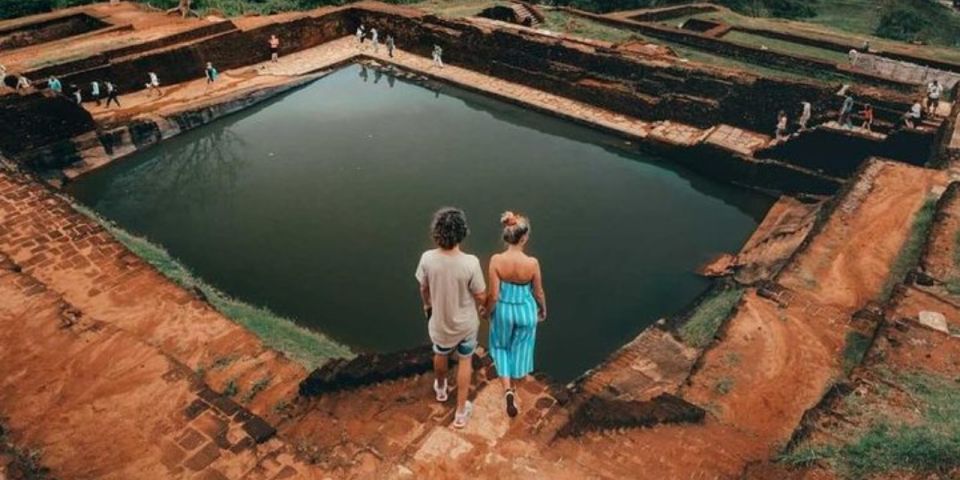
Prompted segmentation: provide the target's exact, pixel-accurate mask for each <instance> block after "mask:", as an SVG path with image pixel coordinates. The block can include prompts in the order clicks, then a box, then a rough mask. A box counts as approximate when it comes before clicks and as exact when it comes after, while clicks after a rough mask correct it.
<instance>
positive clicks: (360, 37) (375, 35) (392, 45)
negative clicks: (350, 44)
mask: <svg viewBox="0 0 960 480" xmlns="http://www.w3.org/2000/svg"><path fill="white" fill-rule="evenodd" d="M355 35H356V37H357V47H358V48H359V49H360V50H363V43H364V42H365V41H366V40H367V37H369V38H370V44H371V45H373V53H379V52H380V32H378V31H377V29H376V28H375V27H370V30H367V28H366V27H364V26H363V24H362V23H361V24H360V26H359V27H357V32H356V34H355ZM384 43H385V45H386V47H387V56H389V57H390V58H393V52H394V50H396V48H397V43H396V40H394V38H393V35H387V39H386V41H385V42H384Z"/></svg>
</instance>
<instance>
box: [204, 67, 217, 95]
mask: <svg viewBox="0 0 960 480" xmlns="http://www.w3.org/2000/svg"><path fill="white" fill-rule="evenodd" d="M203 72H204V75H206V77H207V90H210V86H211V85H213V82H216V81H217V77H218V76H219V75H220V74H219V73H217V69H216V68H213V63H211V62H207V68H205V69H204V70H203Z"/></svg>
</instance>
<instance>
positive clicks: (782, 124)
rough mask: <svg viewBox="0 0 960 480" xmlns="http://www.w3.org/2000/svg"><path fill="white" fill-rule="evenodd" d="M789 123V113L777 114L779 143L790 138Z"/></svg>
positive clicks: (781, 111)
mask: <svg viewBox="0 0 960 480" xmlns="http://www.w3.org/2000/svg"><path fill="white" fill-rule="evenodd" d="M788 122H789V121H788V119H787V112H784V111H783V110H780V113H778V114H777V130H776V138H777V141H778V142H782V141H785V140H786V139H787V138H788V137H789V135H787V124H788Z"/></svg>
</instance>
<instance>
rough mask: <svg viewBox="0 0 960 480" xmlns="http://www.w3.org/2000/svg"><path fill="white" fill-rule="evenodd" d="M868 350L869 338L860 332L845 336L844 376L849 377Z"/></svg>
mask: <svg viewBox="0 0 960 480" xmlns="http://www.w3.org/2000/svg"><path fill="white" fill-rule="evenodd" d="M868 348H870V337H867V336H866V335H864V334H862V333H860V332H850V333H848V334H847V337H846V341H845V343H844V346H843V373H844V374H845V375H849V374H850V372H852V371H853V369H854V368H856V366H857V365H860V362H861V361H863V356H864V355H866V354H867V349H868Z"/></svg>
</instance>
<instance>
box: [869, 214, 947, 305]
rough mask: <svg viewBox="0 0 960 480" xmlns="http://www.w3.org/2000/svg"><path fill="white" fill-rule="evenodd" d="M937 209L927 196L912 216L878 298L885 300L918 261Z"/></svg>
mask: <svg viewBox="0 0 960 480" xmlns="http://www.w3.org/2000/svg"><path fill="white" fill-rule="evenodd" d="M936 210H937V201H936V200H935V199H933V198H928V199H927V201H926V202H924V204H923V206H922V207H920V211H918V212H917V214H916V216H914V217H913V224H912V225H911V226H910V235H909V236H908V237H907V241H906V243H904V244H903V248H901V249H900V253H899V254H898V255H897V258H896V259H895V260H894V261H893V265H892V266H891V267H890V275H889V276H888V277H887V283H886V284H884V286H883V291H882V292H881V293H880V300H881V301H885V300H887V299H888V298H890V295H891V294H892V293H893V289H894V287H896V286H897V285H898V284H900V283H901V282H903V279H904V278H905V277H906V276H907V272H909V271H910V270H911V269H912V268H914V267H915V266H916V265H917V262H919V261H920V254H921V253H922V252H923V245H924V242H926V240H927V236H928V235H929V233H930V227H931V225H933V216H934V214H935V213H936Z"/></svg>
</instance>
